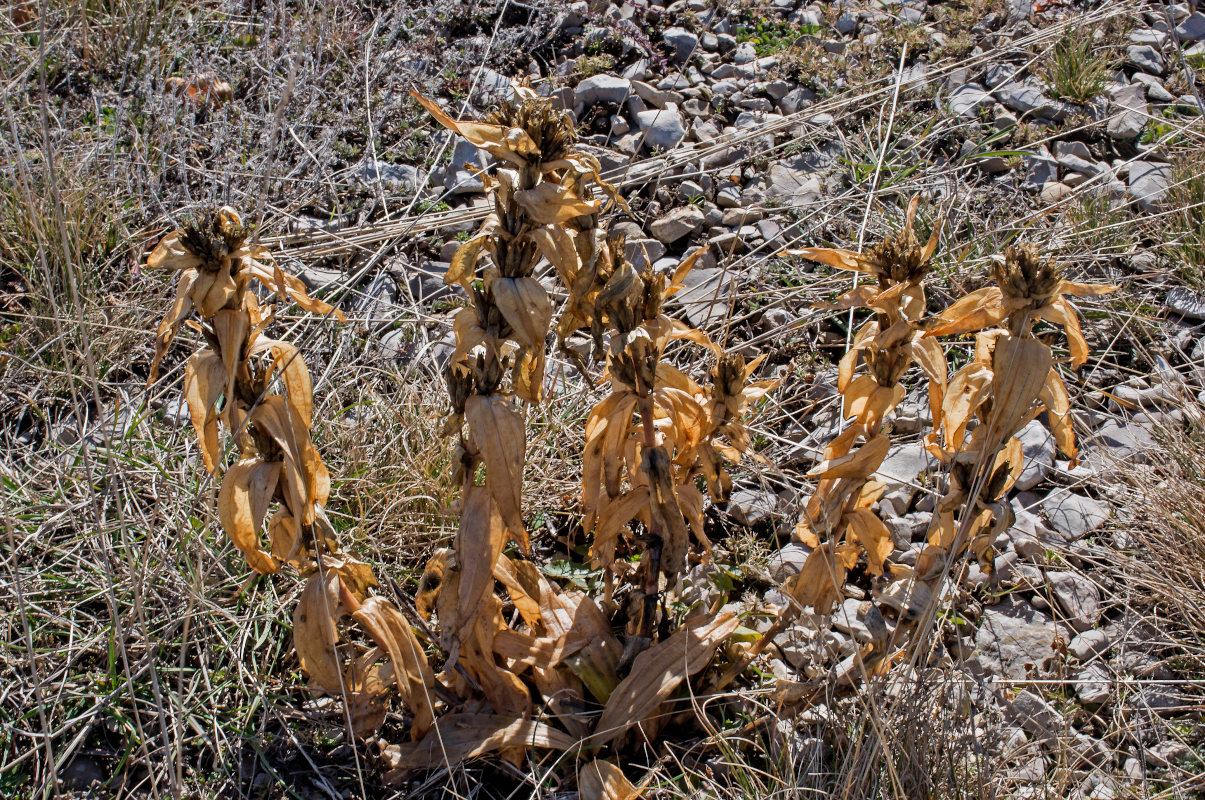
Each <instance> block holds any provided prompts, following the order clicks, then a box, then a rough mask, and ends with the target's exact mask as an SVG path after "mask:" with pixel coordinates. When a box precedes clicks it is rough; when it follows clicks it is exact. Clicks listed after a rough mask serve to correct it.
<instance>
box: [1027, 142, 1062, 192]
mask: <svg viewBox="0 0 1205 800" xmlns="http://www.w3.org/2000/svg"><path fill="white" fill-rule="evenodd" d="M1021 164H1022V165H1023V166H1024V167H1025V181H1024V184H1023V185H1024V186H1025V188H1026V189H1029V190H1030V191H1033V192H1037V191H1040V190H1041V189H1042V187H1043V186H1045V185H1046V184H1047V183H1050V182H1051V181H1055V180H1058V177H1059V167H1058V162H1056V161H1055V160H1054V159H1053V158H1051V157H1050V153H1048V152H1047V151H1046V149H1045V148H1042V150H1041V151H1040V152H1038V153H1034V154H1032V155H1026V156H1024V157H1022V159H1021Z"/></svg>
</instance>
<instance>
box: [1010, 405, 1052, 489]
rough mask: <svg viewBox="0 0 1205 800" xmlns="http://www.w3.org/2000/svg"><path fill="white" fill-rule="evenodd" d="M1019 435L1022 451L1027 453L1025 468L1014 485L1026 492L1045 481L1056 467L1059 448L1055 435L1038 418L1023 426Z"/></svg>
mask: <svg viewBox="0 0 1205 800" xmlns="http://www.w3.org/2000/svg"><path fill="white" fill-rule="evenodd" d="M1017 437H1018V438H1019V439H1020V440H1021V452H1022V453H1024V454H1025V468H1024V469H1022V470H1021V477H1019V478H1017V482H1016V484H1014V486H1015V488H1016V489H1017V490H1019V491H1022V492H1024V491H1028V490H1029V489H1032V488H1033V487H1035V486H1037V485H1038V484H1039V483H1041V482H1042V481H1044V480H1045V479H1046V477H1047V476H1048V475H1049V474H1050V471H1051V470H1053V469H1054V457H1055V455H1056V453H1057V448H1056V447H1055V444H1054V436H1052V435H1051V433H1050V431H1048V430H1046V427H1045V426H1044V425H1042V423H1041V422H1039V421H1038V420H1036V419H1035V420H1031V421H1030V423H1029V424H1028V425H1026V426H1025V427H1024V428H1022V429H1021V430H1020V432H1019V433H1018V434H1017Z"/></svg>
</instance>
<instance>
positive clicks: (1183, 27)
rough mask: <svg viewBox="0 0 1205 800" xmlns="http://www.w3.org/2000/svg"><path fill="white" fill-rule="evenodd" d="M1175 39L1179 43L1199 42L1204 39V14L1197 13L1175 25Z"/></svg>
mask: <svg viewBox="0 0 1205 800" xmlns="http://www.w3.org/2000/svg"><path fill="white" fill-rule="evenodd" d="M1176 38H1178V39H1179V40H1180V41H1181V42H1199V41H1201V40H1202V39H1205V13H1202V12H1200V11H1198V12H1196V13H1195V14H1192V15H1191V16H1189V17H1188V19H1186V20H1184V21H1183V22H1181V23H1180V24H1179V25H1177V26H1176Z"/></svg>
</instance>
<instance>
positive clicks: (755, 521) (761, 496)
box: [727, 488, 778, 528]
mask: <svg viewBox="0 0 1205 800" xmlns="http://www.w3.org/2000/svg"><path fill="white" fill-rule="evenodd" d="M777 511H778V495H776V494H774V492H771V491H767V490H765V489H753V488H745V489H736V490H735V491H733V493H732V496H731V497H730V498H729V499H728V508H727V514H728V516H730V517H732V519H733V520H735V521H736V523H737V524H738V525H744V526H745V527H748V528H752V527H755V526H757V525H761V524H762V523H764V522H769V521H771V520H772V519H773V518H774V515H775V513H776V512H777Z"/></svg>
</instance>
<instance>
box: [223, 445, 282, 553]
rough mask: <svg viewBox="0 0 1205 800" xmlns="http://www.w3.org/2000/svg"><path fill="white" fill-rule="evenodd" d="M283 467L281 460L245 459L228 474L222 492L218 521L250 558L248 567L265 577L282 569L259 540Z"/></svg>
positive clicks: (224, 479) (229, 470)
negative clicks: (260, 530)
mask: <svg viewBox="0 0 1205 800" xmlns="http://www.w3.org/2000/svg"><path fill="white" fill-rule="evenodd" d="M280 467H281V464H280V462H279V461H268V462H264V461H261V460H260V459H258V458H248V459H244V460H242V461H240V462H238V463H237V464H235V465H233V466H232V467H230V469H228V470H227V471H226V474H225V475H223V476H222V488H221V489H220V490H219V491H218V519H220V520H221V521H222V527H223V528H224V529H225V531H226V535H227V536H229V537H230V541H232V542H234V546H235V547H237V548H238V549H239V550H240V551H242V553H243V555H244V556H246V558H247V565H248V566H249V567H251V569H253V570H255V571H256V572H258V573H260V574H261V575H269V574H271V573H273V572H277V571H279V570H280V564H279V563H278V562H277V561H276V559H274V558H273V557H272V556H271V555H270V554H269V553H268V552H267V551H265V550H264V549H263V547H261V546H260V540H259V529H260V528H261V527H262V526H263V522H264V516H265V515H266V514H267V513H268V504H269V503H270V502H271V501H272V495H273V494H275V492H276V482H277V480H279V478H280Z"/></svg>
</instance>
